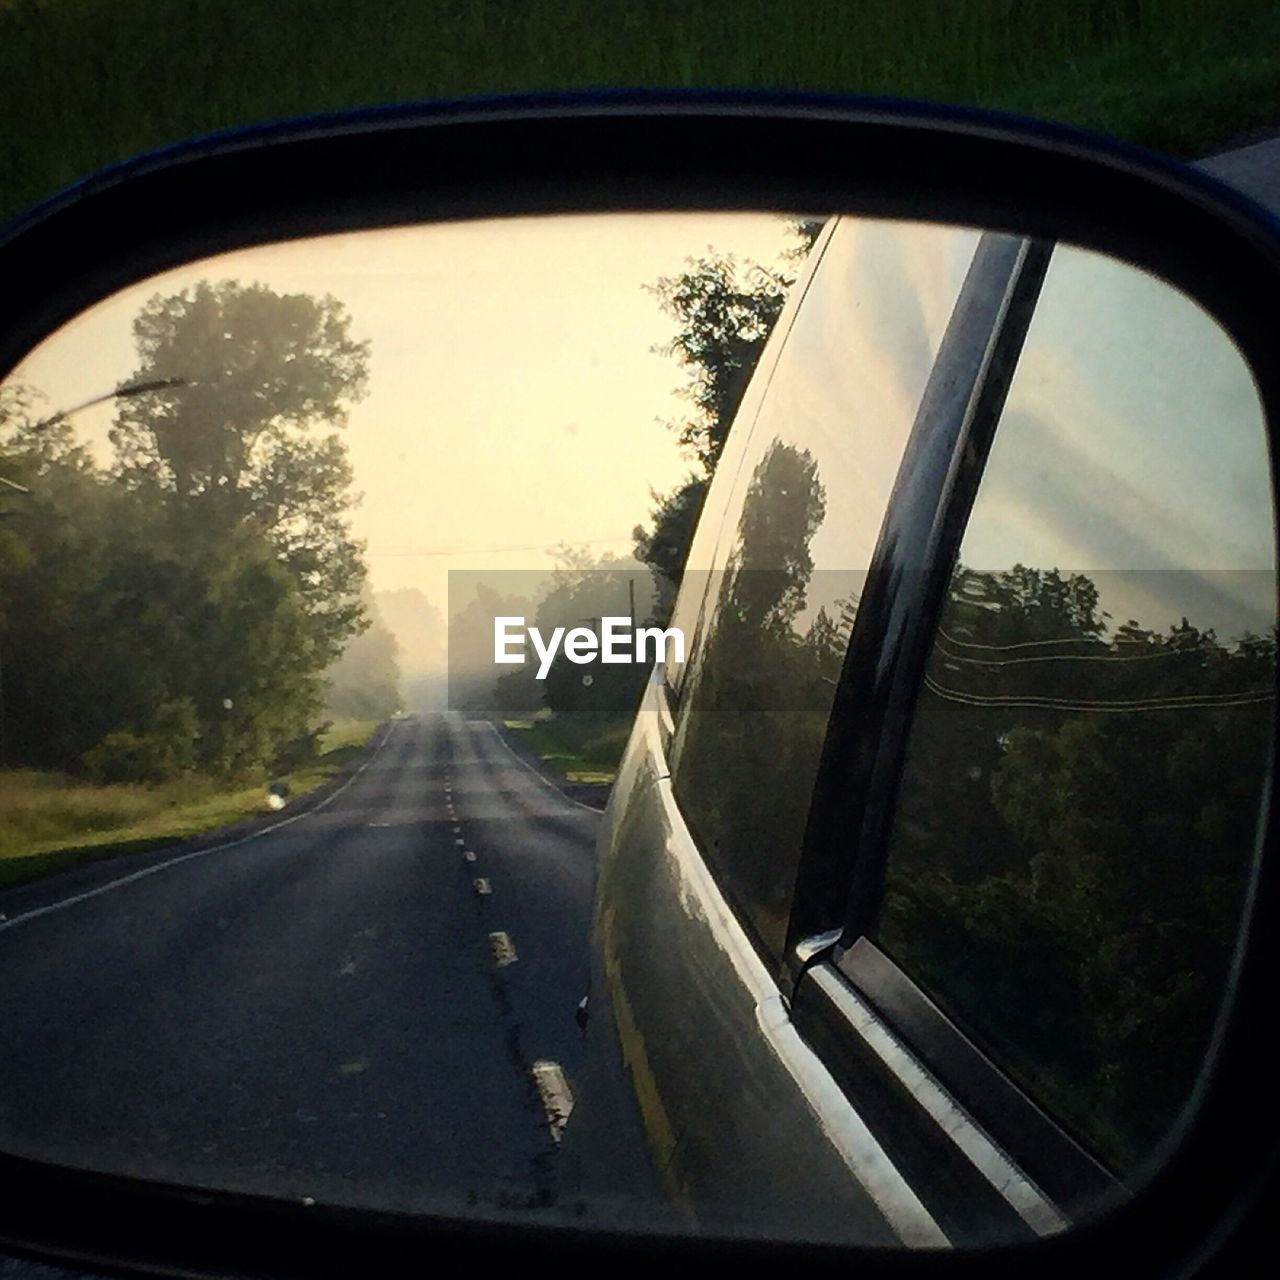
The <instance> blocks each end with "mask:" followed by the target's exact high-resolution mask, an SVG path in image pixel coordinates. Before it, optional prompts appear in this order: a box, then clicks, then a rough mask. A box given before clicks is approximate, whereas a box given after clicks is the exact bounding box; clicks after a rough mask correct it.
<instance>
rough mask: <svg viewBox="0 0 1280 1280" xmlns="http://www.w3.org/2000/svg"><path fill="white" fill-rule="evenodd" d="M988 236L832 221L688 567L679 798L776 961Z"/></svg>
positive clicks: (675, 757)
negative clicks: (813, 805)
mask: <svg viewBox="0 0 1280 1280" xmlns="http://www.w3.org/2000/svg"><path fill="white" fill-rule="evenodd" d="M977 242H978V235H977V234H976V233H975V232H970V231H966V230H958V229H949V228H941V227H937V226H926V225H913V224H909V223H892V222H879V223H877V222H872V221H857V222H853V221H850V222H844V223H841V224H839V225H838V226H837V228H836V230H835V231H834V233H833V234H832V236H831V239H830V241H829V242H828V244H827V246H826V251H825V253H824V254H823V256H822V259H821V262H820V265H819V267H818V269H817V271H816V274H815V275H814V277H813V278H812V280H811V282H810V285H809V288H808V291H807V293H806V294H805V296H804V300H803V304H802V305H801V306H800V307H799V309H798V311H797V313H796V318H795V322H794V324H793V326H792V327H791V329H790V332H789V333H788V334H787V336H786V341H785V346H784V347H783V349H782V352H781V354H780V356H779V357H778V359H777V364H776V366H775V367H774V368H773V369H772V371H771V372H772V376H771V378H770V380H769V383H768V388H767V391H766V392H765V394H764V397H763V400H762V401H761V402H760V408H759V410H758V414H757V416H756V419H755V423H754V428H753V429H752V430H751V432H750V436H749V439H748V440H747V442H746V443H745V446H742V445H739V446H738V448H739V449H740V450H741V452H740V453H739V454H737V456H736V458H735V462H736V465H735V468H734V471H733V474H732V481H731V483H732V489H731V493H732V496H731V499H730V501H729V502H728V503H727V505H726V507H725V510H726V512H727V515H726V518H725V524H724V527H723V528H722V529H721V530H720V534H719V537H718V538H717V539H715V540H712V539H709V538H708V539H702V538H701V535H700V542H699V544H698V545H697V546H695V549H694V550H695V554H697V553H698V552H699V548H702V553H703V554H709V555H710V557H711V558H710V559H708V560H704V561H702V562H701V563H695V562H693V561H692V560H691V563H690V565H689V567H688V568H687V569H686V572H685V586H684V587H683V588H682V590H684V591H690V590H695V589H697V588H698V587H699V586H701V587H702V589H703V590H704V591H705V592H706V597H707V599H706V607H705V610H704V616H703V620H702V625H701V627H700V628H699V631H698V635H697V638H696V641H695V645H696V647H695V649H694V651H693V652H692V653H691V655H690V659H689V663H688V667H687V670H686V676H685V683H684V687H683V689H682V693H681V705H680V710H679V718H678V724H677V731H676V738H675V741H674V744H673V749H672V774H673V779H674V788H675V795H676V798H677V801H678V802H679V804H680V806H681V809H682V812H683V813H684V815H685V818H686V820H687V822H688V824H689V827H690V830H691V832H692V833H693V836H694V838H695V839H696V840H697V842H698V844H699V847H700V848H701V850H702V851H703V853H704V854H705V855H706V857H707V858H708V859H709V860H710V861H711V863H712V864H713V866H714V867H715V868H716V869H717V870H718V871H719V872H720V877H721V883H722V885H723V886H724V888H725V890H726V892H727V894H728V896H729V898H730V899H731V900H732V901H733V902H734V903H735V905H736V906H737V908H738V910H739V912H740V913H741V915H742V916H743V918H744V919H745V920H746V922H747V923H748V925H749V926H750V927H751V929H752V930H753V931H754V933H755V934H756V936H757V937H758V939H759V940H760V941H761V942H762V944H763V946H764V947H765V949H766V950H767V951H769V952H770V953H771V954H773V955H774V956H775V957H776V956H777V955H779V954H780V952H781V948H782V945H783V940H784V936H785V932H786V925H787V915H788V910H789V903H790V897H791V890H792V884H793V881H794V878H795V872H796V867H797V864H798V860H799V855H800V845H801V839H802V836H803V831H804V825H805V820H806V817H807V814H808V807H809V800H810V793H811V790H812V785H813V781H814V776H815V773H816V770H817V765H818V758H819V754H820V752H821V749H822V742H823V738H824V736H825V732H826V722H827V717H828V715H829V713H830V709H831V700H832V695H833V693H834V689H835V682H836V679H837V677H838V675H839V672H840V664H841V660H842V658H843V655H844V650H845V648H846V646H847V642H848V637H849V632H850V629H851V627H852V625H853V620H854V617H855V614H856V611H857V606H858V600H859V596H860V594H861V590H862V582H863V579H864V577H865V574H866V570H867V567H868V565H869V564H870V560H871V555H872V552H873V550H874V548H875V545H876V539H877V536H878V534H879V531H880V525H881V521H882V519H883V517H884V513H885V508H886V506H887V503H888V499H889V494H890V491H891V489H892V486H893V483H894V479H895V477H896V475H897V470H898V464H899V461H900V460H901V457H902V453H903V449H904V446H905V444H906V440H907V436H908V434H909V432H910V430H911V426H912V423H913V421H914V418H915V414H916V409H917V407H918V405H919V403H920V398H921V394H922V392H923V389H924V386H925V382H926V379H927V378H928V375H929V370H930V367H931V365H932V363H933V360H934V357H935V355H936V353H937V350H938V346H939V343H940V342H941V339H942V335H943V333H944V331H945V329H946V325H947V321H948V320H949V318H950V316H951V312H952V309H953V307H954V305H955V301H956V297H957V295H958V293H959V290H960V286H961V283H962V282H963V279H964V275H965V271H966V269H967V268H968V265H969V263H970V261H971V260H972V257H973V253H974V250H975V248H976V245H977ZM731 440H732V433H731ZM734 443H735V444H736V443H737V442H734ZM723 479H727V477H724V478H722V483H723ZM713 494H714V490H713ZM711 501H712V502H714V501H715V498H714V497H713V499H711ZM700 575H701V578H702V580H701V583H699V576H700ZM708 584H709V585H708Z"/></svg>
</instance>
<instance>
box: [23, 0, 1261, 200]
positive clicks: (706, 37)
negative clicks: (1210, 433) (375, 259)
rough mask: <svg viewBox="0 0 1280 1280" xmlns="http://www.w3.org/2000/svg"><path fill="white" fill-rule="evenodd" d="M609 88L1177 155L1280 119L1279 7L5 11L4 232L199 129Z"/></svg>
mask: <svg viewBox="0 0 1280 1280" xmlns="http://www.w3.org/2000/svg"><path fill="white" fill-rule="evenodd" d="M598 86H649V87H688V86H699V87H756V88H776V89H802V90H835V91H842V92H858V93H875V94H889V95H895V96H906V97H917V98H927V99H931V100H934V101H940V102H952V103H962V104H969V105H974V106H987V107H996V108H1004V109H1012V110H1016V111H1020V112H1025V113H1030V114H1034V115H1038V116H1042V117H1046V118H1050V119H1055V120H1062V121H1068V122H1071V123H1076V124H1083V125H1086V126H1090V127H1093V128H1098V129H1102V130H1103V131H1106V132H1109V133H1113V134H1116V135H1119V136H1121V137H1125V138H1129V139H1132V140H1134V141H1138V142H1143V143H1147V144H1150V145H1154V146H1157V147H1162V148H1165V149H1167V150H1170V151H1174V152H1176V153H1179V154H1184V155H1191V154H1196V153H1199V152H1201V151H1203V150H1204V149H1205V148H1207V147H1209V146H1211V145H1212V144H1213V143H1214V142H1216V141H1219V140H1221V139H1222V138H1224V137H1226V136H1228V135H1230V134H1232V133H1233V132H1235V131H1238V130H1242V129H1245V128H1248V127H1251V126H1255V125H1268V124H1277V123H1280V13H1278V12H1277V5H1276V3H1275V2H1274V0H914V2H913V3H903V0H861V2H860V3H853V2H852V0H627V3H621V2H619V3H608V2H607V0H524V2H523V3H515V2H513V0H435V2H434V3H423V2H422V0H383V2H382V3H379V4H377V5H372V4H352V3H351V2H350V0H271V3H264V0H128V2H127V3H121V0H0V217H6V216H9V215H12V214H15V213H17V212H19V211H20V210H21V209H23V208H24V207H26V206H27V205H29V204H31V203H32V202H34V201H35V200H37V199H39V198H40V197H42V196H44V195H47V194H49V193H50V192H52V191H53V190H55V189H57V188H58V187H60V186H62V185H64V184H66V183H68V182H70V181H72V180H74V179H76V178H78V177H81V176H83V175H85V174H87V173H90V172H92V171H93V170H95V169H98V168H100V167H102V166H103V165H105V164H108V163H110V162H113V161H117V160H120V159H123V158H125V157H127V156H130V155H133V154H136V153H137V152H139V151H143V150H146V149H149V148H153V147H156V146H160V145H163V144H165V143H168V142H172V141H175V140H177V139H180V138H184V137H189V136H191V135H194V134H199V133H206V132H209V131H211V130H215V129H219V128H224V127H228V126H235V125H243V124H248V123H253V122H256V121H262V120H267V119H278V118H281V117H288V116H295V115H301V114H307V113H313V112H320V111H329V110H335V109H339V108H345V107H355V106H364V105H369V104H374V103H385V102H395V101H407V100H418V99H425V98H437V97H449V96H467V95H473V94H481V93H506V92H514V91H528V90H557V89H576V88H584V87H598Z"/></svg>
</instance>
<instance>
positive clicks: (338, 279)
mask: <svg viewBox="0 0 1280 1280" xmlns="http://www.w3.org/2000/svg"><path fill="white" fill-rule="evenodd" d="M791 243H792V241H791V238H790V236H789V234H788V231H787V226H786V223H785V221H784V220H783V219H781V218H780V217H778V216H776V215H743V214H736V215H724V214H687V215H672V214H661V215H654V214H649V215H595V216H575V217H555V218H526V219H517V220H510V221H484V222H471V223H461V224H455V225H435V226H432V225H427V226H423V227H416V228H407V229H398V230H388V231H371V232H359V233H353V234H348V235H341V236H331V237H325V238H323V239H316V240H308V241H300V242H297V243H293V244H284V245H278V246H270V247H264V248H258V249H251V250H246V251H243V252H239V253H232V254H226V255H222V256H220V257H217V258H211V259H207V260H205V261H202V262H198V263H195V264H193V265H192V266H190V267H185V268H182V269H179V270H176V271H171V272H168V273H166V274H164V275H162V276H157V277H155V278H153V279H152V280H150V281H148V282H146V283H145V284H143V285H140V286H137V287H135V288H131V289H128V290H125V291H123V292H122V293H120V294H117V295H116V296H115V297H113V298H111V299H109V300H108V301H106V302H104V303H102V304H100V305H99V306H98V307H95V308H94V309H93V310H91V311H89V312H87V313H86V314H85V315H84V316H82V317H80V318H79V319H77V320H76V321H74V322H73V323H72V324H70V325H68V326H67V327H66V328H64V329H63V330H62V331H61V332H59V333H58V334H56V335H55V336H54V337H53V338H51V339H49V340H48V341H47V342H46V343H44V344H43V345H42V346H41V347H40V348H38V349H37V350H36V351H35V352H33V353H32V354H31V356H29V357H28V359H27V360H26V361H24V363H23V364H22V365H21V366H19V368H18V369H17V371H16V373H15V376H16V377H18V378H20V379H22V380H24V381H26V382H28V383H30V384H31V385H33V386H35V387H36V388H38V389H39V390H40V391H41V392H43V393H44V394H45V395H46V396H47V398H48V411H49V412H52V411H53V410H55V409H59V408H63V407H67V406H70V405H75V404H78V403H80V402H82V401H84V400H87V399H89V398H91V397H93V396H96V395H100V394H102V393H103V392H105V391H109V390H110V389H111V388H112V387H114V386H115V385H116V383H117V382H119V381H121V380H122V379H125V378H127V377H128V376H129V375H130V374H131V373H132V372H133V370H134V369H135V368H136V366H137V359H136V354H135V351H134V347H133V341H132V334H131V330H130V326H131V322H132V320H133V317H134V316H135V315H136V313H137V312H138V310H139V308H140V306H141V305H142V303H143V302H144V301H145V300H146V299H147V298H149V297H150V296H151V295H152V294H154V293H157V292H161V293H173V292H176V291H178V290H180V289H182V288H183V287H185V286H187V285H189V284H191V283H193V282H194V281H196V280H199V279H204V278H207V279H211V280H222V279H234V280H240V281H242V282H244V283H246V284H248V283H250V282H253V281H259V282H262V283H264V284H267V285H269V286H270V287H271V288H273V289H275V290H277V291H278V292H306V293H312V294H323V293H332V294H333V295H334V296H335V297H336V298H338V299H339V300H341V301H342V302H343V303H345V305H346V306H347V308H348V310H349V311H350V314H351V331H352V334H353V335H354V336H355V337H358V338H367V339H369V340H370V341H371V344H372V351H371V359H370V379H369V388H370V390H369V395H368V396H367V398H366V399H365V400H364V401H362V402H361V403H359V404H357V405H356V406H354V408H353V410H352V412H351V419H350V424H349V426H348V427H347V430H346V433H345V436H346V440H347V443H348V446H349V448H350V453H351V458H352V462H353V464H354V467H355V474H356V488H357V489H358V490H360V491H361V492H362V493H363V495H364V500H363V503H362V504H361V506H360V507H359V508H358V509H357V511H356V512H355V515H354V527H355V531H356V533H357V535H358V536H359V537H361V538H364V539H365V540H366V541H367V543H368V561H369V565H370V569H371V576H372V581H373V586H374V588H375V589H377V590H387V589H393V588H397V587H418V588H420V589H422V590H423V591H424V592H425V593H426V594H427V595H428V597H430V599H431V600H432V602H433V603H435V604H437V605H439V606H440V607H441V608H442V609H443V608H444V606H445V602H446V590H447V588H446V581H447V579H446V575H447V572H448V570H450V569H468V570H475V569H490V568H531V569H532V568H542V567H545V566H546V565H548V564H549V559H548V557H547V556H546V554H545V548H547V547H550V546H552V545H554V544H556V543H559V542H562V541H564V542H570V543H575V544H583V543H589V544H590V545H591V549H592V550H593V552H595V553H597V554H599V553H602V552H605V551H613V552H614V553H616V554H625V553H626V552H628V551H629V549H630V547H631V536H630V535H631V529H632V527H633V526H634V525H636V524H637V523H640V522H642V521H646V520H647V515H648V511H649V508H650V506H651V500H650V496H649V495H650V490H651V489H658V490H666V489H669V488H671V487H672V486H673V485H674V484H675V483H676V482H677V481H679V480H680V479H681V478H682V477H683V476H684V475H685V473H686V472H687V471H688V469H689V468H688V465H687V464H686V463H685V462H684V461H683V460H682V459H681V457H680V455H679V451H678V449H677V444H676V438H675V435H674V433H673V432H671V431H669V430H667V429H666V428H665V427H664V426H663V425H662V422H663V420H665V419H669V418H673V417H676V416H678V415H679V414H681V413H682V412H683V411H684V409H685V407H686V405H685V402H683V401H681V400H679V399H677V398H676V397H675V396H674V394H673V393H674V391H675V389H676V388H677V387H679V386H680V385H682V383H683V381H684V375H683V373H682V372H681V371H680V369H679V368H678V366H677V365H676V362H675V360H674V358H673V357H669V356H667V357H664V356H660V355H656V354H654V353H653V351H652V348H653V347H654V346H655V345H657V344H662V343H665V342H668V341H670V339H671V337H672V334H673V332H674V324H673V322H672V321H671V320H670V319H668V318H667V317H665V316H664V315H663V314H662V312H661V311H660V310H659V308H658V305H657V301H656V299H655V298H654V297H653V296H652V295H651V294H650V293H647V292H646V291H645V290H644V288H643V287H642V286H644V285H645V284H649V283H652V282H653V281H654V280H656V279H657V278H658V277H659V276H661V275H671V274H675V273H678V272H679V271H680V270H681V269H682V268H683V265H684V260H685V258H686V257H687V256H688V255H690V254H698V253H702V252H705V251H706V249H707V248H708V246H714V247H715V248H716V249H717V250H721V251H730V252H733V253H734V254H735V255H736V256H738V257H739V259H740V260H741V259H743V258H752V259H755V260H757V261H760V262H764V263H768V264H770V265H773V264H775V263H776V261H777V255H778V253H779V251H780V250H781V249H783V248H785V247H787V246H788V245H790V244H791ZM112 413H113V409H112V406H111V405H110V404H107V405H104V406H101V407H98V408H94V409H89V410H86V411H85V412H83V413H81V414H79V415H77V416H76V418H75V419H74V424H75V427H76V429H77V431H78V432H79V433H80V434H81V436H82V437H84V438H86V439H89V440H92V441H94V442H95V443H100V444H103V445H105V441H106V430H107V427H108V426H109V424H110V421H111V417H112ZM103 456H104V457H105V454H104V455H103Z"/></svg>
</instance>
